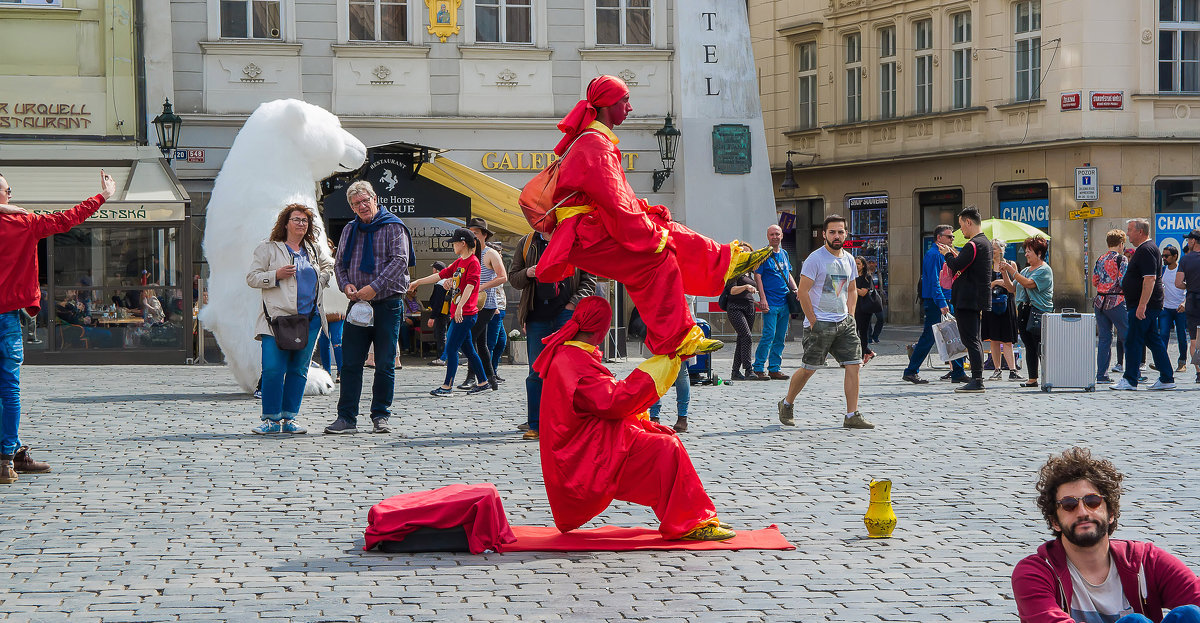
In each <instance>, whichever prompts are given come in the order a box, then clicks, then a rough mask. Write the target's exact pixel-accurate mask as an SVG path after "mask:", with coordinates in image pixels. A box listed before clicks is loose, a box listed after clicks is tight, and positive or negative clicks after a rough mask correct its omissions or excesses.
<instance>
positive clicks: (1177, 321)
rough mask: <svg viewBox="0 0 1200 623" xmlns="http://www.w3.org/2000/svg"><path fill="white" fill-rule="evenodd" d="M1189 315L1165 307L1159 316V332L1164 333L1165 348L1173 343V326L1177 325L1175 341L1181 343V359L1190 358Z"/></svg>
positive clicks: (1184, 360) (1185, 360)
mask: <svg viewBox="0 0 1200 623" xmlns="http://www.w3.org/2000/svg"><path fill="white" fill-rule="evenodd" d="M1186 319H1187V317H1186V316H1185V315H1184V313H1183V312H1181V311H1179V310H1178V309H1163V310H1162V314H1160V315H1159V317H1158V332H1159V333H1161V334H1162V341H1163V348H1166V347H1167V345H1168V344H1170V343H1171V327H1172V326H1174V327H1175V342H1176V343H1178V344H1179V361H1181V362H1185V363H1186V362H1187V359H1188V334H1187V322H1186Z"/></svg>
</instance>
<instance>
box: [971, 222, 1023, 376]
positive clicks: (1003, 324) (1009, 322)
mask: <svg viewBox="0 0 1200 623" xmlns="http://www.w3.org/2000/svg"><path fill="white" fill-rule="evenodd" d="M1006 246H1008V245H1006V244H1004V241H1003V240H992V284H991V287H992V307H991V309H985V310H983V323H982V328H981V329H980V333H981V334H982V335H983V339H985V340H988V341H990V342H991V343H992V365H993V366H995V368H996V370H995V371H994V372H992V378H991V379H990V380H993V381H997V380H1000V378H1002V377H1003V376H1004V370H1003V367H1004V366H1003V365H1001V352H1002V351H1003V357H1004V359H1003V361H1004V362H1007V363H1008V380H1010V381H1021V380H1024V379H1022V378H1021V375H1020V374H1017V361H1016V359H1017V358H1016V356H1015V355H1014V354H1013V343H1014V342H1016V341H1017V336H1018V335H1019V333H1018V331H1017V306H1016V304H1015V303H1014V302H1013V299H1014V298H1015V296H1016V293H1017V289H1016V284H1015V283H1013V280H1012V277H1010V276H1009V274H1008V273H1007V272H1005V270H1004V264H1005V261H1004V248H1005V247H1006Z"/></svg>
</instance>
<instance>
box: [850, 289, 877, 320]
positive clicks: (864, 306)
mask: <svg viewBox="0 0 1200 623" xmlns="http://www.w3.org/2000/svg"><path fill="white" fill-rule="evenodd" d="M859 305H860V306H861V308H856V309H855V311H856V312H860V313H863V314H877V313H879V312H881V311H883V297H882V296H879V290H876V289H875V286H874V285H869V286H868V287H867V295H866V296H864V297H863V298H862V301H861V302H860V303H859Z"/></svg>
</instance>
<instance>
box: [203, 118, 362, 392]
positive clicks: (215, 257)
mask: <svg viewBox="0 0 1200 623" xmlns="http://www.w3.org/2000/svg"><path fill="white" fill-rule="evenodd" d="M366 158H367V148H366V147H365V146H364V145H363V144H362V141H360V140H358V139H357V138H355V137H354V135H352V134H350V133H349V132H347V131H346V130H343V129H342V124H341V122H340V121H339V120H338V118H337V117H336V116H334V115H333V113H330V112H329V111H327V110H325V109H323V108H320V107H319V106H314V105H312V104H308V103H306V102H301V101H299V100H293V99H287V100H275V101H273V102H267V103H265V104H262V105H260V106H259V107H258V109H257V110H255V111H254V114H252V115H250V118H248V119H246V124H245V125H243V126H242V129H241V130H240V131H239V132H238V135H237V138H235V139H234V141H233V146H232V147H231V148H230V149H229V155H228V156H227V157H226V158H225V164H224V165H222V166H221V172H220V173H219V174H218V175H217V180H216V182H215V183H214V185H213V192H212V197H211V198H210V199H209V202H208V211H207V212H208V213H207V219H206V220H207V222H206V225H205V229H204V256H205V258H206V259H207V260H208V265H209V269H210V271H209V288H208V304H206V305H205V306H204V308H203V309H201V310H200V320H201V322H203V323H204V327H205V328H207V329H210V330H212V332H213V334H214V335H215V336H216V338H217V343H218V344H220V345H221V351H222V352H224V353H225V361H226V362H228V364H229V368H230V369H231V370H232V371H233V376H234V378H235V379H236V380H237V383H238V385H240V386H241V388H242V389H243V390H246V391H252V390H253V389H254V386H255V385H256V384H257V383H258V378H259V375H260V374H261V372H262V349H261V347H260V345H259V342H258V341H257V340H255V339H254V337H255V336H254V323H255V320H256V319H257V318H258V314H259V313H261V312H262V295H261V294H260V293H259V292H258V291H257V290H255V289H253V288H251V287H250V286H248V285H246V273H247V272H248V271H249V269H250V260H251V256H252V255H253V252H254V248H255V247H257V246H258V244H259V243H260V242H262V241H263V240H265V239H266V238H267V236H269V235H270V233H271V227H272V226H273V225H274V224H275V218H276V217H277V216H278V215H279V211H280V210H282V209H283V207H284V206H286V205H288V204H291V203H301V204H304V205H306V206H308V207H310V208H313V209H314V210H316V208H317V196H316V187H317V184H318V183H320V181H321V180H323V179H325V178H326V177H329V176H330V175H332V174H334V173H338V172H344V171H353V170H356V169H358V168H359V167H361V166H362V164H363V162H365V161H366ZM314 225H315V226H316V236H317V244H325V228H324V227H323V226H322V224H321V222H320V221H319V220H318V221H317V222H316V223H314ZM332 391H333V379H332V378H331V377H330V376H329V374H328V373H326V372H325V371H324V370H322V369H320V368H313V367H310V368H309V371H308V385H307V387H305V391H304V393H305V394H307V395H314V394H329V393H331V392H332Z"/></svg>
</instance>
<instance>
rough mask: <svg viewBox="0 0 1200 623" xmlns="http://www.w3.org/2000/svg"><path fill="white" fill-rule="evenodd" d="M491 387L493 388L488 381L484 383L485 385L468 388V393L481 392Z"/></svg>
mask: <svg viewBox="0 0 1200 623" xmlns="http://www.w3.org/2000/svg"><path fill="white" fill-rule="evenodd" d="M490 389H492V386H491V385H488V384H487V383H484V384H483V385H476V386H474V387H472V388H471V389H468V390H467V393H468V394H478V393H479V392H486V391H488V390H490Z"/></svg>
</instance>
